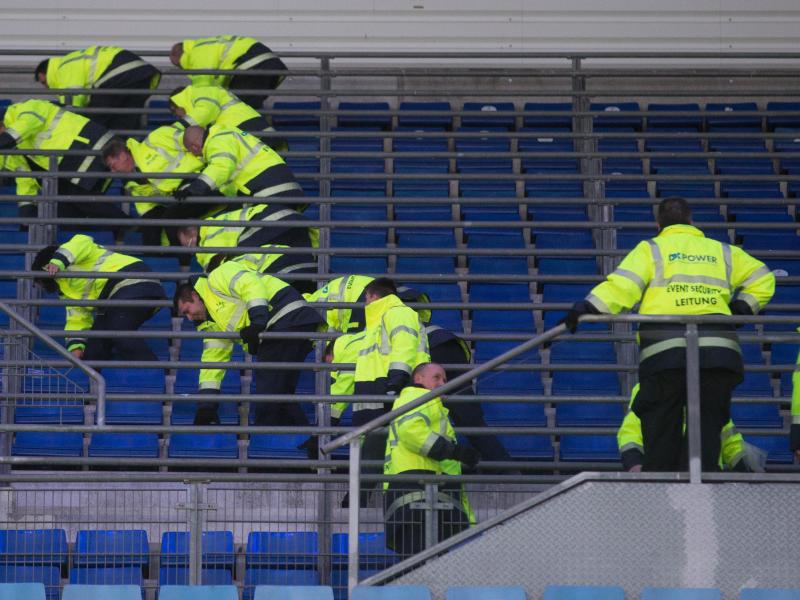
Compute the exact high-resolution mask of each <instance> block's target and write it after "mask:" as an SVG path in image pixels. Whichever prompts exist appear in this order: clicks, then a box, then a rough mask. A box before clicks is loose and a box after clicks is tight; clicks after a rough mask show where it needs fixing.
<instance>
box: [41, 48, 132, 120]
mask: <svg viewBox="0 0 800 600" xmlns="http://www.w3.org/2000/svg"><path fill="white" fill-rule="evenodd" d="M120 52H122V48H117V47H115V46H89V47H88V48H86V49H84V50H76V51H75V52H70V53H69V54H66V55H64V56H57V57H53V58H50V59H49V60H48V61H47V87H49V88H50V89H54V90H59V89H64V88H87V89H88V88H93V87H97V83H98V82H99V81H102V78H103V75H104V74H105V72H106V71H107V70H108V67H109V66H110V65H111V62H112V61H113V60H114V58H115V57H116V56H117V55H118V54H119V53H120ZM136 66H138V65H134V66H132V67H131V68H135V67H136ZM58 98H59V101H60V102H61V103H62V104H66V103H67V97H66V96H59V97H58ZM90 98H91V96H89V95H88V94H78V95H75V96H72V99H71V102H70V104H71V105H72V106H75V107H77V108H82V107H85V106H88V104H89V100H90Z"/></svg>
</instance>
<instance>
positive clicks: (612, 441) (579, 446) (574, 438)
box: [561, 435, 619, 461]
mask: <svg viewBox="0 0 800 600" xmlns="http://www.w3.org/2000/svg"><path fill="white" fill-rule="evenodd" d="M561 460H565V461H618V460H619V450H618V448H617V438H616V436H613V435H562V436H561Z"/></svg>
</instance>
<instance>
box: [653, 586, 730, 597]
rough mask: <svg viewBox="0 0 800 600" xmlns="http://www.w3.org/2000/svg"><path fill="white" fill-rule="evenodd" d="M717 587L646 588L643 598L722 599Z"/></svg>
mask: <svg viewBox="0 0 800 600" xmlns="http://www.w3.org/2000/svg"><path fill="white" fill-rule="evenodd" d="M721 599H722V593H721V592H720V591H719V590H718V589H717V588H652V587H648V588H644V589H643V590H642V600H721Z"/></svg>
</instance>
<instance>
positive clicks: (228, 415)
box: [169, 369, 241, 425]
mask: <svg viewBox="0 0 800 600" xmlns="http://www.w3.org/2000/svg"><path fill="white" fill-rule="evenodd" d="M182 372H185V373H188V374H189V375H193V378H192V377H189V378H188V379H190V380H191V382H193V383H194V388H193V389H194V391H196V390H197V370H187V369H180V370H179V371H178V373H182ZM234 373H236V377H234V379H236V391H235V392H234V393H237V394H238V393H240V392H241V387H240V384H239V372H238V371H234ZM229 379H230V378H229ZM187 383H189V382H187ZM187 387H188V386H187ZM177 388H178V386H177V384H176V390H175V391H176V393H184V392H178V389H177ZM181 389H183V387H182V388H181ZM222 393H228V392H226V390H225V389H223V391H222ZM197 404H198V403H197V402H173V403H172V413H171V414H170V419H169V422H170V425H192V424H193V423H194V416H195V414H196V413H197ZM217 414H218V415H219V422H220V425H238V424H239V408H238V403H237V402H219V403H218V408H217Z"/></svg>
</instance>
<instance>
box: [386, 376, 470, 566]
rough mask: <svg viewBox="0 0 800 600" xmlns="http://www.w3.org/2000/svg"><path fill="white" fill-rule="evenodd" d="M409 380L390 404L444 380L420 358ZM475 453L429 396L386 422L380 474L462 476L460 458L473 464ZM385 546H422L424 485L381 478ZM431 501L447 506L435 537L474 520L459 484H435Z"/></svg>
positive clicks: (412, 549)
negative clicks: (419, 403) (437, 485)
mask: <svg viewBox="0 0 800 600" xmlns="http://www.w3.org/2000/svg"><path fill="white" fill-rule="evenodd" d="M412 378H413V383H412V384H411V385H410V386H408V387H406V388H404V389H403V391H402V392H401V393H400V395H399V396H398V397H397V399H396V400H395V401H394V404H393V405H392V410H397V409H400V408H402V407H403V406H405V405H406V404H408V403H409V402H411V401H413V400H416V399H417V398H419V397H420V396H422V395H424V394H426V393H427V392H429V391H430V390H433V389H435V388H437V387H439V386H441V385H443V384H444V383H446V382H447V376H446V375H445V372H444V369H443V368H442V366H441V365H438V364H436V363H422V364H420V365H417V367H416V368H415V369H414V372H413V374H412ZM480 458H481V456H480V453H479V452H478V451H476V450H474V449H473V448H470V447H469V446H463V445H461V444H459V443H458V441H457V440H456V433H455V431H454V430H453V426H452V425H451V424H450V420H449V418H448V411H447V409H446V408H445V407H444V405H443V404H442V401H441V400H440V399H439V398H433V399H432V400H429V401H428V402H426V403H425V404H423V405H422V406H419V407H417V408H415V409H413V410H411V411H410V412H407V413H406V414H404V415H401V416H399V417H397V418H396V419H394V420H393V421H392V422H391V423H390V424H389V437H388V439H387V442H386V457H385V462H384V465H383V473H384V475H400V474H411V473H414V474H417V473H420V474H431V473H433V474H436V475H441V474H445V475H461V463H464V464H465V465H467V466H469V467H474V466H475V465H477V464H478V461H479V460H480ZM384 491H385V493H384V520H385V528H386V545H387V547H389V548H391V549H393V550H394V551H395V552H398V553H400V554H402V555H410V554H416V553H418V552H420V551H422V550H424V549H425V535H424V532H425V510H424V509H421V508H418V507H417V506H418V505H419V504H422V503H424V502H425V501H426V494H425V486H424V485H423V484H414V483H408V482H385V483H384ZM436 501H437V503H439V504H444V505H449V506H450V507H451V508H449V509H445V510H441V509H440V510H439V511H438V514H437V517H438V525H439V527H438V536H439V537H438V540H436V541H442V540H444V539H446V538H448V537H450V536H453V535H455V534H457V533H459V532H461V531H463V530H464V529H466V528H468V527H469V526H470V525H472V524H474V523H475V515H474V514H473V512H472V508H471V507H470V505H469V499H468V498H467V493H466V491H465V490H464V488H463V487H462V486H460V485H446V484H444V485H443V484H440V485H439V488H438V494H437V496H436Z"/></svg>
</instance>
